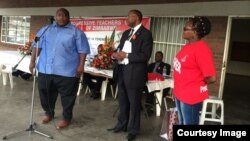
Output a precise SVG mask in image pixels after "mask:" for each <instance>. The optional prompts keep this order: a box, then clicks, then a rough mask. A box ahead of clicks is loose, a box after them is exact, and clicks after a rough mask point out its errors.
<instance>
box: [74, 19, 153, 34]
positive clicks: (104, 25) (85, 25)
mask: <svg viewBox="0 0 250 141" xmlns="http://www.w3.org/2000/svg"><path fill="white" fill-rule="evenodd" d="M126 21H127V18H125V17H122V18H93V19H71V23H72V24H74V25H75V26H76V27H78V28H79V29H81V30H83V31H85V32H93V31H112V30H113V29H114V28H115V27H116V31H124V30H126V29H128V28H129V27H128V25H127V22H126ZM142 24H143V25H144V26H145V27H146V28H148V29H149V26H150V20H149V18H148V17H146V18H143V20H142Z"/></svg>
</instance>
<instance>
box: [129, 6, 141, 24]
mask: <svg viewBox="0 0 250 141" xmlns="http://www.w3.org/2000/svg"><path fill="white" fill-rule="evenodd" d="M129 12H132V13H134V14H135V15H137V16H138V18H139V21H140V22H141V21H142V13H141V11H139V10H137V9H132V10H130V11H129Z"/></svg>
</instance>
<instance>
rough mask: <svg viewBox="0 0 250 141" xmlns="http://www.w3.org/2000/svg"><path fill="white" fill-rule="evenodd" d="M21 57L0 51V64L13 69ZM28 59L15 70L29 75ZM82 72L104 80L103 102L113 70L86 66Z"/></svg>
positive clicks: (15, 53) (24, 59) (11, 52)
mask: <svg viewBox="0 0 250 141" xmlns="http://www.w3.org/2000/svg"><path fill="white" fill-rule="evenodd" d="M22 57H23V55H21V54H20V53H19V52H18V51H0V64H3V65H10V66H12V67H14V66H15V65H16V64H17V63H18V62H19V61H20V60H21V59H22ZM30 58H31V56H30V55H27V56H25V57H24V58H23V60H22V61H21V62H20V64H19V65H18V66H17V68H16V69H17V70H21V71H23V72H27V73H30V71H29V64H30ZM84 72H85V73H89V74H91V75H95V76H101V77H104V78H106V79H105V81H103V82H102V87H101V100H102V101H104V100H105V96H106V90H107V85H108V79H109V78H112V77H113V70H104V69H97V68H94V67H90V66H88V65H86V66H85V68H84ZM79 90H80V89H79ZM79 90H78V91H79Z"/></svg>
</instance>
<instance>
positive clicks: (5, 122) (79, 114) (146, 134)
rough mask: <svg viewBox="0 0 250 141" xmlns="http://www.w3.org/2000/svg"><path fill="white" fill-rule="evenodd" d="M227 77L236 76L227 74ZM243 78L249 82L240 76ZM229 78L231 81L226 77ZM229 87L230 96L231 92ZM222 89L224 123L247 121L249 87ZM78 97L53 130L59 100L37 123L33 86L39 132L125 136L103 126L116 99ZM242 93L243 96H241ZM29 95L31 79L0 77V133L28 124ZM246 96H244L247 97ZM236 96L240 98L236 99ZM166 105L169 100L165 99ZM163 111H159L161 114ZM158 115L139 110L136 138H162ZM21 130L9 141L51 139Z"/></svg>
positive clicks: (102, 138)
mask: <svg viewBox="0 0 250 141" xmlns="http://www.w3.org/2000/svg"><path fill="white" fill-rule="evenodd" d="M230 79H233V80H235V79H238V78H237V77H234V76H233V77H232V76H231V77H230ZM0 80H1V79H0ZM243 80H244V82H248V84H250V82H249V78H248V79H246V80H245V79H244V78H243ZM230 82H231V81H230ZM237 82H239V80H237ZM231 85H234V87H233V94H235V95H233V97H232V95H231V94H229V93H231V91H232V90H229V89H230V88H232V86H231ZM225 87H226V89H227V90H225V93H228V94H225V124H250V115H249V113H250V111H249V109H250V108H249V105H250V104H249V97H250V95H249V87H248V88H247V87H245V86H244V89H245V90H244V91H245V92H244V91H243V89H242V86H240V85H239V87H241V89H242V91H243V92H241V91H240V90H239V88H237V87H238V85H237V86H236V85H235V84H231V83H230V84H229V83H228V84H226V85H225ZM83 93H84V92H83V91H82V93H81V95H80V96H79V97H78V99H77V101H76V104H75V108H74V119H73V121H72V124H71V125H70V126H69V128H67V129H64V130H57V129H56V124H57V122H58V121H59V120H60V119H61V117H62V116H61V103H60V99H58V101H57V107H56V115H55V116H56V117H55V119H54V120H53V122H51V123H49V124H48V125H43V124H41V122H40V120H41V116H42V115H43V111H42V109H41V106H40V102H39V97H38V93H37V90H36V92H35V98H34V109H33V120H32V121H34V122H36V126H35V129H37V130H38V131H41V132H43V133H46V134H49V135H52V136H53V137H54V139H53V140H54V141H115V140H118V141H123V140H125V139H126V136H127V134H126V133H117V134H114V133H111V132H108V131H107V130H106V129H107V128H111V127H113V126H114V125H115V123H116V121H117V115H115V117H113V114H114V112H115V111H116V109H117V106H118V102H117V100H114V99H113V98H112V97H111V94H110V93H107V95H106V96H107V97H106V100H105V101H100V100H92V99H90V98H89V95H85V96H84V95H83ZM238 93H244V94H242V96H240V97H237V98H236V97H235V96H236V95H238ZM242 97H243V98H242ZM31 99H32V81H24V80H22V79H21V78H14V88H13V89H11V88H10V86H9V84H7V86H3V85H2V81H0V113H1V114H0V127H1V128H0V137H1V138H2V137H4V136H6V135H8V134H11V133H15V132H17V131H20V130H25V129H27V128H29V126H30V119H31V118H30V113H31ZM247 99H248V100H247ZM238 100H240V101H238ZM168 102H169V103H170V105H171V104H172V103H171V101H168ZM162 115H163V114H162ZM236 115H237V116H236ZM162 117H163V116H161V117H155V116H151V117H150V118H149V119H147V118H146V117H145V115H144V113H143V112H142V122H141V132H140V134H139V135H138V136H137V140H138V141H162V140H163V139H161V138H160V137H159V132H160V128H161V122H162ZM29 133H30V132H27V131H24V132H22V134H18V135H16V136H13V137H10V138H9V139H8V140H9V141H46V140H51V139H49V138H47V137H44V136H40V135H38V134H36V133H34V132H32V133H33V134H31V135H29Z"/></svg>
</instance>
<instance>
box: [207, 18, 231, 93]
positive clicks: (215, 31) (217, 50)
mask: <svg viewBox="0 0 250 141" xmlns="http://www.w3.org/2000/svg"><path fill="white" fill-rule="evenodd" d="M209 19H210V21H211V24H212V30H211V33H210V34H209V35H208V36H207V37H205V38H204V40H206V41H207V43H208V44H209V45H210V47H211V49H212V52H213V59H214V63H215V67H216V71H217V81H216V83H215V84H212V85H210V86H209V91H210V94H211V95H218V93H219V87H220V77H221V68H222V60H223V53H224V48H225V47H224V46H225V39H226V28H227V17H218V16H217V17H209Z"/></svg>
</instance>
